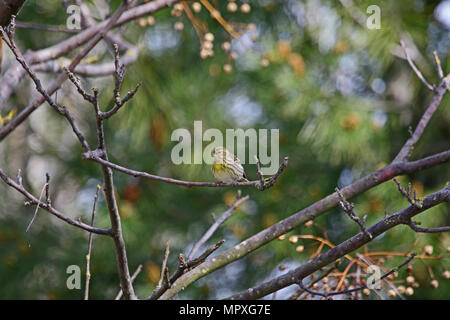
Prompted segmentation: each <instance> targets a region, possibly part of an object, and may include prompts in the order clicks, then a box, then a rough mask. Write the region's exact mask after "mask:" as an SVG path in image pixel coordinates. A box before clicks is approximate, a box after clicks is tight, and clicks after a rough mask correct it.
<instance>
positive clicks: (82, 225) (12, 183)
mask: <svg viewBox="0 0 450 320" xmlns="http://www.w3.org/2000/svg"><path fill="white" fill-rule="evenodd" d="M0 178H1V179H2V180H3V181H4V182H5V183H6V184H7V185H9V186H10V187H12V188H14V189H16V190H17V191H19V192H20V193H21V194H23V195H24V196H25V197H26V198H27V199H28V200H29V204H32V205H36V206H39V207H40V208H41V209H44V210H46V211H48V212H49V213H51V214H52V215H54V216H55V217H57V218H59V219H61V220H63V221H65V222H67V223H68V224H70V225H73V226H75V227H78V228H81V229H83V230H86V231H89V232H92V233H96V234H102V235H107V236H111V230H110V229H101V228H94V227H92V226H90V225H87V224H85V223H83V222H81V221H76V220H72V219H70V218H68V217H66V216H65V215H64V214H62V213H61V212H59V211H58V210H56V209H55V208H53V207H52V206H51V205H49V204H47V203H45V202H42V201H40V200H39V199H37V198H36V197H35V196H33V195H32V194H31V193H30V192H28V191H27V190H26V189H25V188H24V187H23V185H22V184H21V183H20V182H19V183H17V182H15V181H13V180H12V179H10V178H9V177H8V176H7V175H6V173H5V172H4V171H3V170H2V169H0Z"/></svg>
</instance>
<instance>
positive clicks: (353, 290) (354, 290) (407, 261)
mask: <svg viewBox="0 0 450 320" xmlns="http://www.w3.org/2000/svg"><path fill="white" fill-rule="evenodd" d="M415 256H416V254H415V253H412V254H411V255H410V256H409V258H408V259H406V260H405V261H403V262H402V263H401V264H400V265H398V266H397V267H396V268H393V269H391V270H390V271H389V272H387V273H385V274H384V275H382V276H381V277H380V278H379V279H376V281H377V282H379V281H381V280H383V279H384V278H386V277H388V276H390V275H391V274H393V273H394V272H396V271H398V270H399V269H401V268H402V267H403V266H405V265H406V264H408V263H409V262H410V261H411V260H412V259H414V257H415ZM298 285H299V286H300V288H301V289H303V290H305V291H307V292H308V293H310V294H312V295H318V296H321V297H324V298H325V299H330V300H332V299H331V297H332V296H334V295H338V294H348V293H352V292H356V291H361V290H364V289H366V288H367V284H364V285H362V286H360V287H357V288H353V289H345V290H339V291H331V292H326V293H322V292H319V291H313V290H310V289H309V288H307V287H305V286H304V285H303V279H300V280H299V282H298Z"/></svg>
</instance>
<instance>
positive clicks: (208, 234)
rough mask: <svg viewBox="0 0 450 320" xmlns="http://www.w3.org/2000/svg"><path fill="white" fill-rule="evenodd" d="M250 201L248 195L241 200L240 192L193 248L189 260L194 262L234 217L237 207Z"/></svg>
mask: <svg viewBox="0 0 450 320" xmlns="http://www.w3.org/2000/svg"><path fill="white" fill-rule="evenodd" d="M248 199H249V196H248V195H247V196H245V197H243V198H241V197H240V191H238V195H237V196H236V199H235V200H234V202H233V203H232V204H231V206H229V207H228V209H227V210H226V211H225V212H224V213H223V214H222V215H221V216H220V217H219V219H217V220H215V221H214V223H213V224H212V226H211V227H210V228H209V229H208V231H206V233H205V234H204V235H203V236H202V237H201V239H200V240H199V241H198V242H197V243H196V244H195V245H194V246H193V247H192V250H191V252H190V253H189V256H188V260H192V258H194V256H195V254H196V253H197V251H198V250H199V249H200V248H201V247H202V246H203V245H204V244H205V243H206V242H207V241H208V240H209V239H210V238H211V236H212V235H213V234H214V232H215V231H216V230H217V229H218V228H219V227H220V226H221V225H222V224H223V223H224V222H225V221H227V220H228V219H229V218H230V217H231V216H232V215H233V211H234V210H236V208H237V207H239V206H240V205H241V204H242V203H244V202H245V201H247V200H248Z"/></svg>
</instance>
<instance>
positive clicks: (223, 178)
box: [212, 147, 248, 183]
mask: <svg viewBox="0 0 450 320" xmlns="http://www.w3.org/2000/svg"><path fill="white" fill-rule="evenodd" d="M213 157H214V162H213V165H212V173H213V175H214V177H215V178H216V179H217V180H219V181H220V182H226V183H231V182H237V181H240V180H244V181H248V180H247V177H246V176H245V172H244V168H243V167H242V164H241V161H240V160H239V158H238V157H236V156H235V155H234V154H232V153H231V152H230V151H228V150H227V149H226V148H224V147H216V148H215V149H214V154H213Z"/></svg>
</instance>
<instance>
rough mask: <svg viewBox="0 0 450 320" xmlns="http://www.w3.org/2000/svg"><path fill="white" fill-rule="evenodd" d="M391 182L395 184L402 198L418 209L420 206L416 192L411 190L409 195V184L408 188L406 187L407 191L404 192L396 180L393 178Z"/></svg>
mask: <svg viewBox="0 0 450 320" xmlns="http://www.w3.org/2000/svg"><path fill="white" fill-rule="evenodd" d="M393 180H394V182H395V184H396V185H397V188H398V191H399V192H400V193H401V194H402V196H404V197H405V198H406V199H407V200H408V202H409V203H410V204H412V205H413V206H416V207H418V208H420V207H421V205H422V204H421V201H420V200H419V199H417V192H416V190H413V192H412V193H411V183H408V187H407V188H408V189H407V190H405V189H403V187H402V185H401V184H400V182H399V181H398V180H397V178H394V179H393ZM412 194H413V195H412Z"/></svg>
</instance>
